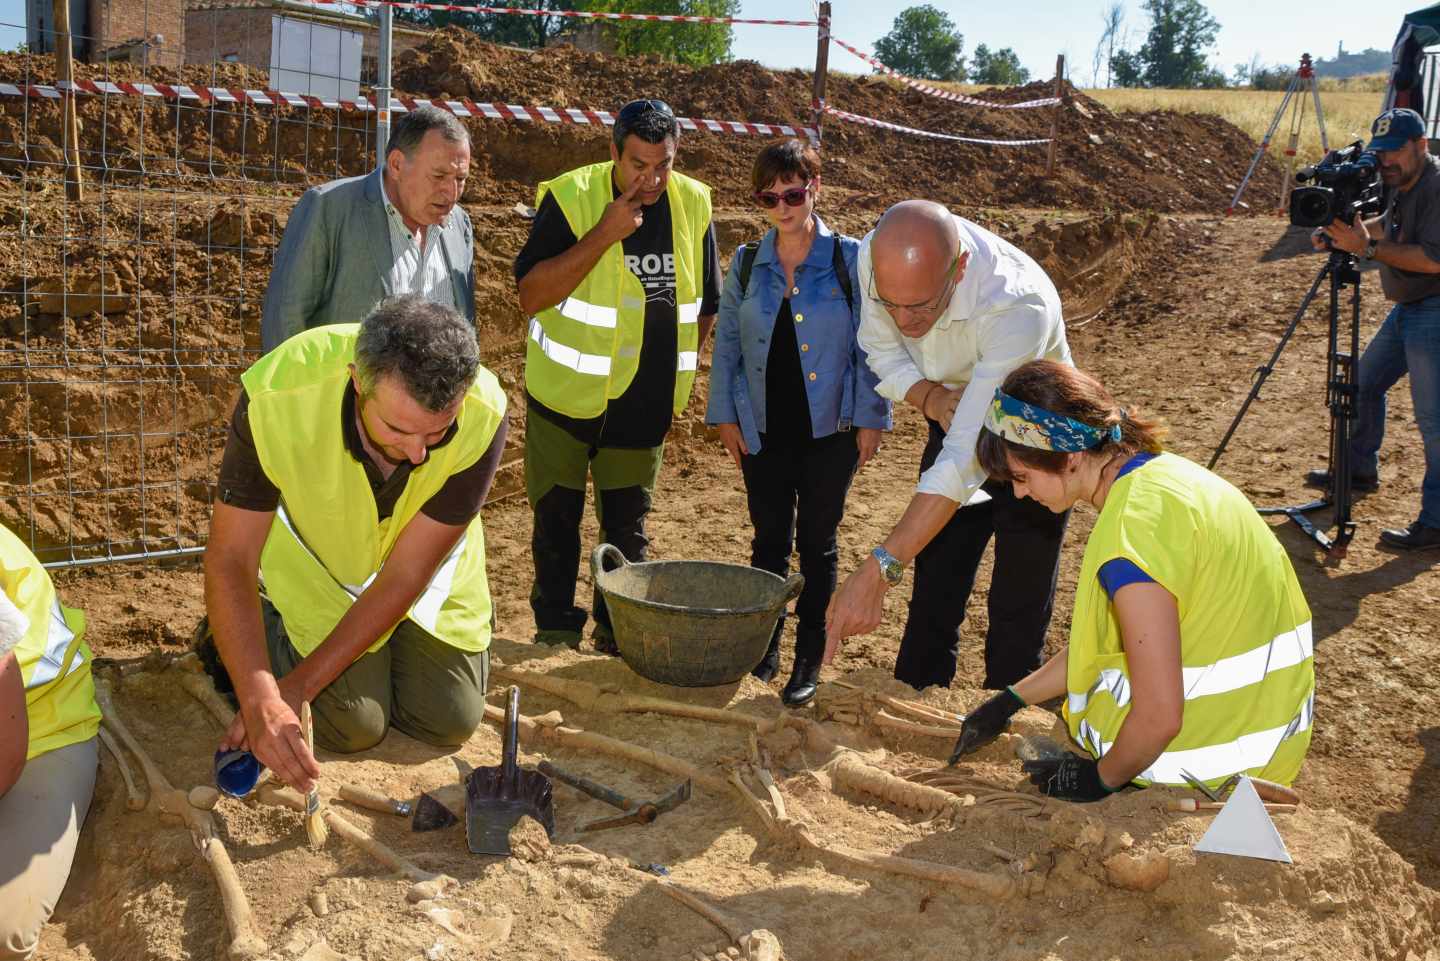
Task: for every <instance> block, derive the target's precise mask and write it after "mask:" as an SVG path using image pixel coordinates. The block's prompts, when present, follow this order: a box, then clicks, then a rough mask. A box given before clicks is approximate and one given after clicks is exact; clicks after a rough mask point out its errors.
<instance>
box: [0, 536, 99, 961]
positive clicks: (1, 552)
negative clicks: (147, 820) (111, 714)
mask: <svg viewBox="0 0 1440 961" xmlns="http://www.w3.org/2000/svg"><path fill="white" fill-rule="evenodd" d="M84 637H85V615H83V614H81V613H80V612H79V611H75V610H71V609H70V608H68V607H65V606H63V605H62V604H61V603H60V599H59V598H58V597H57V596H56V594H55V585H53V584H52V583H51V582H50V575H49V574H47V573H46V572H45V568H43V567H41V566H40V561H39V560H37V559H36V557H35V555H34V554H32V553H30V550H29V548H27V547H26V546H25V545H24V544H23V543H21V542H20V539H19V538H18V537H16V536H15V535H14V534H12V533H10V531H9V530H7V529H5V528H3V527H0V961H12V959H23V958H29V957H31V956H32V955H33V954H34V953H35V949H36V947H37V946H38V945H39V942H40V928H41V926H42V925H44V923H45V921H46V920H47V919H48V918H49V917H50V914H51V912H53V911H54V910H55V903H56V902H57V901H59V900H60V892H61V891H62V890H64V888H65V882H66V881H67V880H69V877H70V865H71V863H72V862H73V861H74V859H75V845H76V842H77V841H78V840H79V837H80V825H82V824H83V823H85V814H86V812H87V811H89V810H90V798H91V795H92V794H94V791H95V767H96V763H97V762H98V761H99V747H98V746H97V744H96V737H95V734H96V731H97V729H98V728H99V726H100V708H99V707H97V706H96V705H95V682H94V680H93V679H92V678H91V677H90V648H89V647H87V646H86V644H85V640H84Z"/></svg>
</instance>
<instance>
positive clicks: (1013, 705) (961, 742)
mask: <svg viewBox="0 0 1440 961" xmlns="http://www.w3.org/2000/svg"><path fill="white" fill-rule="evenodd" d="M1024 706H1025V702H1024V701H1022V700H1021V699H1020V695H1019V694H1016V693H1015V691H1014V689H1013V688H1008V687H1007V688H1005V690H1003V691H1001V692H1000V693H999V694H996V695H995V696H994V697H992V698H991V699H990V700H988V701H986V702H985V703H984V704H981V705H980V706H979V707H977V708H976V709H975V710H973V711H971V712H970V713H969V714H967V715H965V723H964V724H962V725H961V726H960V737H959V739H958V740H957V741H956V742H955V750H953V751H951V752H950V763H951V764H954V763H955V762H956V761H958V760H960V758H962V757H963V756H965V755H966V754H971V753H973V752H975V751H978V750H980V749H981V748H982V747H984V746H985V745H987V744H989V743H990V742H991V741H993V740H995V739H996V738H997V737H999V736H1000V734H1001V732H1003V731H1004V730H1005V728H1007V727H1009V726H1010V718H1011V716H1012V715H1013V714H1014V713H1015V712H1016V711H1018V710H1020V709H1021V708H1022V707H1024Z"/></svg>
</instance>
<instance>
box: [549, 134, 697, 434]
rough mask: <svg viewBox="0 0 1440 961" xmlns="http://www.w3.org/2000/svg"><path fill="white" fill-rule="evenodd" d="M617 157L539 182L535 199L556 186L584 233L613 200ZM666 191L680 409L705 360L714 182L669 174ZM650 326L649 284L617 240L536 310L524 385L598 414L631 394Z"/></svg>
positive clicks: (563, 409) (568, 407) (579, 413)
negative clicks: (571, 285) (703, 322)
mask: <svg viewBox="0 0 1440 961" xmlns="http://www.w3.org/2000/svg"><path fill="white" fill-rule="evenodd" d="M614 167H615V165H614V164H613V163H612V162H610V161H608V160H607V161H606V162H605V163H599V164H592V165H590V166H588V167H580V168H578V169H576V170H572V171H570V172H569V173H565V174H562V175H561V176H559V177H556V178H555V179H554V180H547V181H545V182H543V183H541V184H540V187H539V189H538V191H537V192H536V195H535V204H536V206H537V207H538V206H539V205H540V203H541V201H543V200H544V199H545V195H546V194H547V193H548V194H551V195H553V196H554V197H555V201H556V203H558V204H559V205H560V209H561V211H562V212H563V213H564V214H565V219H566V220H567V221H569V223H570V229H571V230H572V231H574V233H575V236H576V237H577V238H578V237H583V236H585V234H586V233H588V232H589V231H590V229H591V228H592V227H594V226H595V225H596V224H598V223H599V222H600V219H601V218H602V217H604V216H605V208H606V207H608V206H609V205H610V202H611V201H612V200H614V199H615V193H614V189H613V187H612V180H611V174H612V171H613V170H614ZM665 194H666V196H667V197H668V198H669V202H670V225H671V232H672V235H673V238H674V239H673V249H674V257H675V300H676V306H675V311H676V321H677V323H678V330H677V337H676V358H675V370H676V376H675V396H674V412H675V413H676V414H677V415H678V414H679V413H680V412H681V411H683V410H684V409H685V405H686V403H687V402H688V401H689V399H690V388H691V386H692V385H693V384H694V382H695V368H696V366H697V364H698V362H699V344H700V334H699V323H698V321H699V317H700V303H701V286H702V284H703V278H704V270H705V236H706V231H707V230H708V228H709V226H710V188H709V187H707V186H705V185H704V184H702V183H701V182H700V181H698V180H694V179H692V178H690V177H686V176H685V175H684V174H679V173H671V174H670V180H669V183H668V185H667V186H666V188H665ZM644 333H645V288H644V286H643V285H642V284H641V283H640V279H639V278H638V277H636V276H635V275H634V274H633V273H631V272H630V271H629V270H628V269H626V267H625V258H624V248H623V244H618V243H617V244H611V245H610V247H609V249H607V250H606V251H605V253H604V254H603V255H601V257H600V262H599V263H597V264H596V265H595V267H594V269H593V270H591V271H590V273H588V274H586V275H585V279H584V280H582V281H580V285H579V286H578V287H576V288H575V289H574V290H573V291H571V293H570V296H568V297H566V298H565V299H564V300H562V301H561V302H560V303H558V304H556V305H555V306H554V307H547V308H546V309H545V310H542V311H540V312H539V313H538V314H536V315H535V316H534V317H531V318H530V335H529V338H528V339H527V341H526V344H525V388H526V390H528V391H529V392H530V395H531V396H532V397H534V398H535V399H536V400H538V401H539V402H540V403H542V404H544V405H545V406H546V407H548V408H550V409H551V410H553V411H557V412H558V413H561V414H564V415H566V416H567V417H576V418H591V417H599V416H600V415H601V414H603V413H605V407H606V405H607V404H608V403H609V402H610V401H611V400H614V399H615V398H617V397H619V396H620V395H622V394H624V393H625V390H626V388H628V387H629V386H630V382H631V381H633V380H634V379H635V373H636V371H637V370H639V367H640V345H641V342H642V340H643V338H644Z"/></svg>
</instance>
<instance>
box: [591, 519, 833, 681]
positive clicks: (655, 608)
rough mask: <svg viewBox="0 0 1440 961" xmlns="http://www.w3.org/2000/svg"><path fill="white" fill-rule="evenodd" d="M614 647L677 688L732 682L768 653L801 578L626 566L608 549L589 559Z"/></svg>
mask: <svg viewBox="0 0 1440 961" xmlns="http://www.w3.org/2000/svg"><path fill="white" fill-rule="evenodd" d="M590 571H591V573H592V574H593V575H594V577H595V585H596V587H598V588H599V589H600V593H601V594H602V595H604V597H605V604H606V606H607V607H608V608H609V610H610V622H611V624H612V625H613V626H614V628H615V645H616V646H617V647H619V648H620V656H621V657H622V658H624V659H625V663H626V664H629V665H630V668H631V669H632V670H633V671H634V672H635V673H636V674H639V675H641V676H642V677H648V678H649V679H650V680H652V681H659V682H660V683H661V684H674V685H677V686H679V687H713V686H715V685H717V684H729V683H731V682H733V681H738V680H740V678H742V677H744V676H745V675H746V674H748V673H749V672H750V670H751V669H752V668H754V667H755V665H756V664H759V663H760V659H761V658H763V657H764V656H765V650H766V648H768V647H769V646H770V635H771V634H772V633H773V632H774V630H775V622H776V621H777V620H779V618H780V613H781V612H782V611H783V610H784V609H785V605H786V604H788V603H790V601H791V600H792V599H793V598H794V597H795V596H796V595H798V594H799V593H800V589H801V588H802V587H804V586H805V578H804V577H802V576H801V575H799V574H791V575H790V577H789V578H788V579H782V578H779V577H776V576H775V575H774V574H771V573H770V572H769V571H762V570H758V569H757V568H754V567H746V566H744V565H743V564H722V563H719V562H715V561H645V562H643V563H639V564H631V563H630V562H629V561H627V560H625V555H624V554H621V553H620V549H619V548H617V547H615V546H614V545H612V544H601V545H600V546H599V547H597V548H595V552H594V553H593V554H591V555H590Z"/></svg>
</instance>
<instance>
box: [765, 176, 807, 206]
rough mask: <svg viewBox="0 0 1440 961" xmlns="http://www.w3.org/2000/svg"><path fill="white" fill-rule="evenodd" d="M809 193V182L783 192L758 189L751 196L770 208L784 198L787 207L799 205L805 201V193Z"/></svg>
mask: <svg viewBox="0 0 1440 961" xmlns="http://www.w3.org/2000/svg"><path fill="white" fill-rule="evenodd" d="M808 193H810V185H809V184H808V183H807V184H806V185H805V186H803V187H791V188H790V189H789V190H787V191H785V192H784V193H783V194H777V193H774V192H772V191H769V190H757V191H755V192H754V193H753V194H751V195H750V196H752V197H754V198H755V202H756V203H757V204H759V205H760V206H762V207H764V208H765V209H766V210H769V209H771V208H772V207H774V206H775V205H776V204H778V203H779V202H780V201H782V200H783V201H785V206H787V207H798V206H800V205H801V204H803V203H804V202H805V195H806V194H808Z"/></svg>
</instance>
